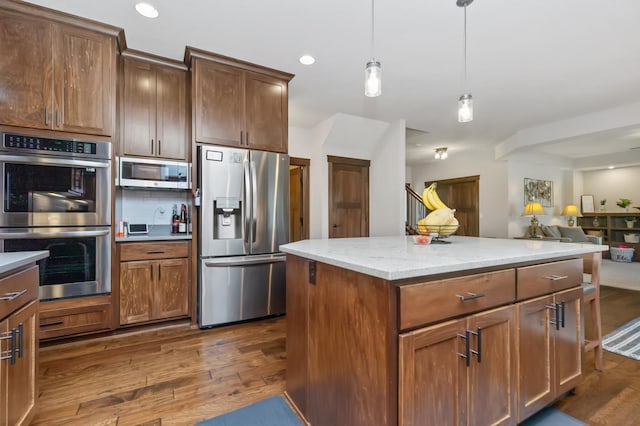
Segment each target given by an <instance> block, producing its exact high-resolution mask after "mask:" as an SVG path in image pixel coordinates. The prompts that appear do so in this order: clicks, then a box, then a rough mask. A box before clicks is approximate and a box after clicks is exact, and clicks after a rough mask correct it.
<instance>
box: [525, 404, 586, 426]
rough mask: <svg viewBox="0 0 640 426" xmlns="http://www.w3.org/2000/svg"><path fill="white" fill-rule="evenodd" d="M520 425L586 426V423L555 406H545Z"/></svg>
mask: <svg viewBox="0 0 640 426" xmlns="http://www.w3.org/2000/svg"><path fill="white" fill-rule="evenodd" d="M520 426H587V424H586V423H583V422H581V421H580V420H578V419H575V418H573V417H571V416H570V415H568V414H565V413H563V412H562V411H560V410H558V409H557V408H553V407H547V408H545V409H544V410H542V411H540V412H539V413H537V414H536V415H535V416H533V417H530V418H528V419H527V420H525V421H524V422H522V423H521V424H520Z"/></svg>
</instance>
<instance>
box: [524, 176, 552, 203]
mask: <svg viewBox="0 0 640 426" xmlns="http://www.w3.org/2000/svg"><path fill="white" fill-rule="evenodd" d="M528 203H540V204H542V207H553V181H550V180H538V179H530V178H524V205H525V206H526V205H527V204H528Z"/></svg>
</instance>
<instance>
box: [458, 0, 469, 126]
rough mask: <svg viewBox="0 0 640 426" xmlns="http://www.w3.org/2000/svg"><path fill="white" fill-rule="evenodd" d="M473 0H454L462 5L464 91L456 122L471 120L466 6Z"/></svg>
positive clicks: (459, 5)
mask: <svg viewBox="0 0 640 426" xmlns="http://www.w3.org/2000/svg"><path fill="white" fill-rule="evenodd" d="M471 3H473V0H456V5H458V7H464V88H465V91H466V93H464V94H462V95H460V97H459V98H458V122H459V123H467V122H469V121H472V120H473V98H472V97H471V93H469V91H468V90H467V6H469V5H470V4H471Z"/></svg>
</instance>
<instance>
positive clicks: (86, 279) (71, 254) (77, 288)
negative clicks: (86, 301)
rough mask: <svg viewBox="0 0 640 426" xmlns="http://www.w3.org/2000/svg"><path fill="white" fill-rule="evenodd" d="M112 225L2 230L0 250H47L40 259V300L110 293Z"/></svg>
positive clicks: (0, 230) (0, 231)
mask: <svg viewBox="0 0 640 426" xmlns="http://www.w3.org/2000/svg"><path fill="white" fill-rule="evenodd" d="M110 235H111V230H110V228H109V227H106V226H104V227H78V228H76V227H65V228H13V229H6V228H5V229H0V238H2V239H3V241H0V251H3V252H18V251H33V250H48V251H49V257H48V258H46V259H42V260H40V261H38V265H39V267H40V300H42V301H44V300H53V299H63V298H69V297H79V296H94V295H100V294H109V293H110V292H111V272H110V267H109V265H110V264H111V249H110V244H111V243H110V242H111V238H110Z"/></svg>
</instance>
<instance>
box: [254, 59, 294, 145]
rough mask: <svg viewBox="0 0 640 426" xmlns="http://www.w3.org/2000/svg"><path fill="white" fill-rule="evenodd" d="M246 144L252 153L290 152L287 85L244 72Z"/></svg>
mask: <svg viewBox="0 0 640 426" xmlns="http://www.w3.org/2000/svg"><path fill="white" fill-rule="evenodd" d="M245 96H246V101H245V107H246V108H245V117H246V132H247V133H246V135H245V143H246V145H248V146H249V148H251V149H259V150H265V151H276V152H287V133H288V126H287V122H288V120H287V102H288V101H287V84H286V83H285V82H283V81H282V80H279V79H277V78H274V77H270V76H266V75H262V74H258V73H254V72H250V71H247V72H245Z"/></svg>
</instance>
